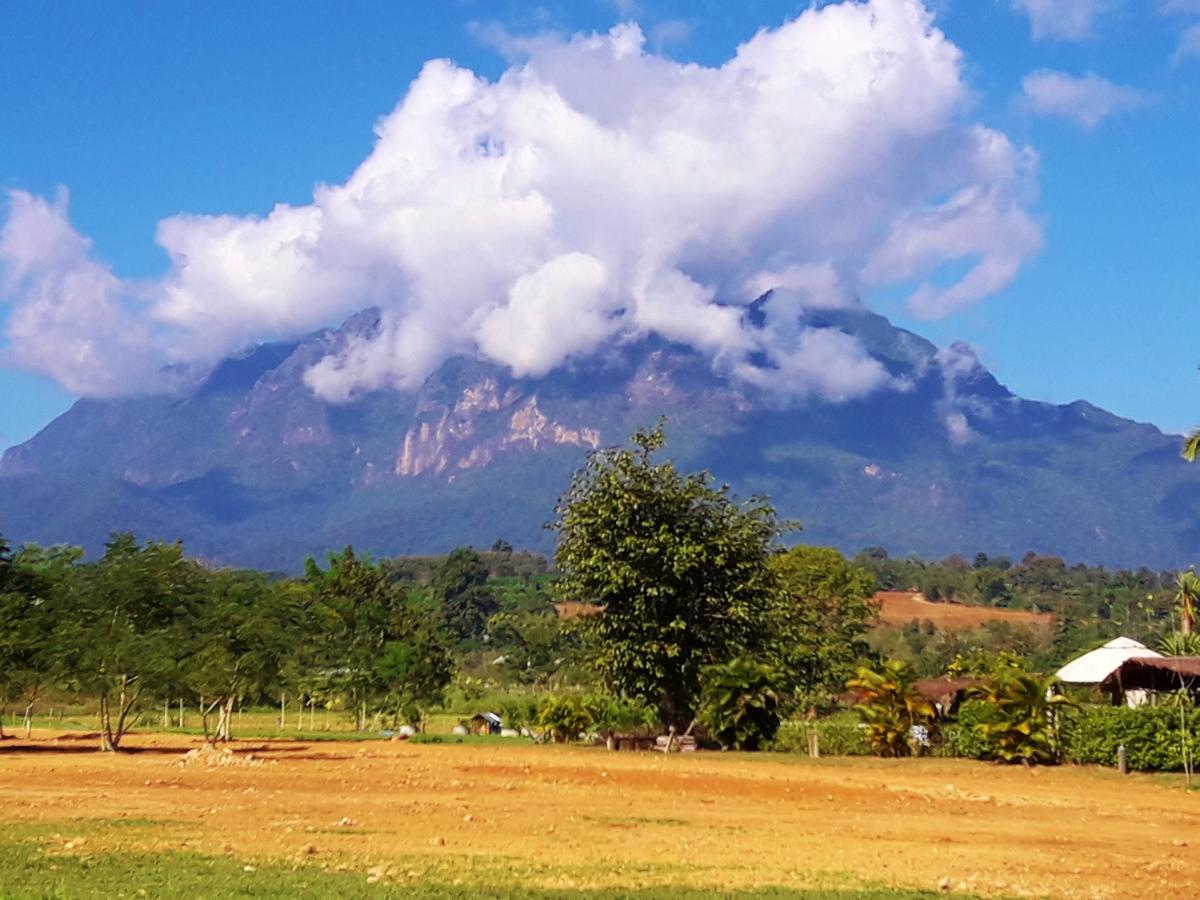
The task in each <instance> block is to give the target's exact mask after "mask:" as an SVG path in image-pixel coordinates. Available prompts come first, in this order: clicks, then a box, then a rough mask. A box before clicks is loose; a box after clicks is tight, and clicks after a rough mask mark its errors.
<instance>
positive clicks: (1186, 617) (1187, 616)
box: [1179, 603, 1196, 634]
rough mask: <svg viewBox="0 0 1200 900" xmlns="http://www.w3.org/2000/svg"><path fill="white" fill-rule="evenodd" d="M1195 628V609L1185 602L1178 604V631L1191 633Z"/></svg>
mask: <svg viewBox="0 0 1200 900" xmlns="http://www.w3.org/2000/svg"><path fill="white" fill-rule="evenodd" d="M1195 630H1196V610H1195V608H1194V607H1192V606H1190V605H1188V604H1187V603H1183V604H1180V606H1179V631H1180V633H1181V634H1191V633H1192V632H1194V631H1195Z"/></svg>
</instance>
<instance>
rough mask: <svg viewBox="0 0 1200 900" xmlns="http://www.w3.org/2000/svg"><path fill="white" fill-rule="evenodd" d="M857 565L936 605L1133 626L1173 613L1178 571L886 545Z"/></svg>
mask: <svg viewBox="0 0 1200 900" xmlns="http://www.w3.org/2000/svg"><path fill="white" fill-rule="evenodd" d="M854 562H855V563H856V564H858V565H860V566H862V567H863V568H865V569H867V570H868V571H870V572H871V573H872V574H873V575H874V576H875V580H876V582H877V583H878V585H879V588H880V590H919V591H921V593H923V594H924V595H925V597H926V598H928V599H929V600H934V601H937V600H951V601H959V602H963V603H978V604H982V605H986V606H995V607H1000V608H1012V609H1030V610H1036V611H1040V612H1054V613H1056V614H1058V615H1060V616H1068V617H1071V616H1073V617H1076V618H1097V619H1101V620H1105V621H1116V622H1119V623H1122V624H1129V625H1144V624H1146V623H1147V622H1154V621H1161V620H1163V619H1165V618H1167V617H1168V616H1169V614H1170V610H1171V603H1172V601H1171V596H1172V591H1173V590H1174V585H1175V579H1176V574H1177V573H1175V572H1155V571H1153V570H1151V569H1147V568H1144V567H1143V568H1139V569H1136V570H1130V569H1117V570H1115V571H1110V570H1108V569H1106V568H1105V567H1103V566H1088V565H1084V564H1083V563H1078V564H1075V565H1067V563H1066V562H1065V561H1064V560H1063V559H1062V558H1061V557H1058V556H1043V555H1039V554H1037V553H1033V552H1030V553H1026V554H1025V555H1024V556H1023V557H1022V558H1021V559H1020V560H1017V561H1013V560H1011V559H1009V558H1008V557H1005V556H988V555H987V554H986V553H979V554H977V555H976V556H975V557H974V558H973V559H971V560H967V559H966V558H965V557H962V556H948V557H946V558H945V559H943V560H940V561H936V562H933V561H928V560H923V559H921V558H919V557H916V556H909V557H904V558H894V557H891V556H889V555H888V553H887V551H886V550H884V549H882V548H880V547H869V548H867V549H866V550H863V551H862V552H861V553H859V554H858V555H857V556H856V557H855V558H854Z"/></svg>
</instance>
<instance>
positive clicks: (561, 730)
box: [537, 694, 592, 744]
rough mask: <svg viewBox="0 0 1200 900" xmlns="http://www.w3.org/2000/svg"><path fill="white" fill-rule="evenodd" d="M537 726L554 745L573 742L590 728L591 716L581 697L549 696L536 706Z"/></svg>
mask: <svg viewBox="0 0 1200 900" xmlns="http://www.w3.org/2000/svg"><path fill="white" fill-rule="evenodd" d="M537 724H538V725H540V726H541V727H542V728H545V729H546V730H547V731H548V732H549V733H550V736H551V738H552V739H553V740H554V743H556V744H565V743H567V742H568V741H574V740H577V739H578V738H579V735H581V734H583V732H585V731H587V730H588V729H589V728H591V727H592V714H591V711H590V710H588V707H587V703H586V702H584V699H583V698H582V697H577V696H574V695H571V694H560V695H554V694H550V695H548V696H546V697H544V698H543V699H542V702H541V703H540V704H539V705H538V714H537Z"/></svg>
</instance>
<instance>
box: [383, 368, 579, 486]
mask: <svg viewBox="0 0 1200 900" xmlns="http://www.w3.org/2000/svg"><path fill="white" fill-rule="evenodd" d="M422 413H423V415H424V419H423V421H421V422H420V423H419V424H416V425H413V426H412V427H411V428H409V429H408V430H407V431H406V432H405V433H404V438H403V440H402V442H401V444H400V449H399V451H398V452H397V454H396V459H395V464H394V465H393V467H392V472H393V474H394V475H396V476H398V477H401V478H416V477H419V476H422V475H443V474H446V473H453V472H454V471H457V470H463V469H472V468H479V467H482V466H486V465H488V463H490V462H491V461H492V460H493V459H495V457H496V456H497V455H498V454H500V453H505V452H509V451H514V450H530V451H537V450H541V449H544V448H546V447H550V446H554V445H562V446H569V447H580V448H590V449H596V448H597V447H599V446H600V432H599V430H598V429H596V428H590V427H588V426H586V425H574V426H572V425H567V424H564V423H562V422H557V421H552V420H551V419H550V417H549V416H547V415H546V414H545V413H544V412H543V411H542V410H541V409H540V408H539V406H538V397H537V394H532V395H530V396H529V397H522V396H521V394H520V392H519V391H517V390H516V389H515V388H509V389H508V390H506V391H505V392H504V393H503V394H501V392H500V389H499V386H498V385H497V384H496V381H495V379H494V378H485V379H483V380H482V381H480V382H478V383H475V384H471V385H468V386H467V387H466V388H464V389H463V391H462V393H461V395H460V396H459V397H458V399H457V400H456V401H455V403H454V404H453V406H450V405H442V406H440V407H428V406H427V407H424V408H423V409H422Z"/></svg>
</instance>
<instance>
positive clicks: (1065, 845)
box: [0, 733, 1200, 897]
mask: <svg viewBox="0 0 1200 900" xmlns="http://www.w3.org/2000/svg"><path fill="white" fill-rule="evenodd" d="M35 738H36V739H35V740H34V741H33V742H32V743H28V744H26V743H23V742H19V741H13V740H10V741H7V742H5V744H4V746H3V749H2V750H0V798H3V799H2V801H0V802H2V803H3V808H4V818H5V820H6V821H9V822H17V823H42V824H50V825H53V827H54V828H56V829H58V831H57V832H56V834H57V837H61V838H63V839H70V838H71V836H72V829H76V830H85V829H86V826H87V825H88V823H89V820H105V821H118V820H119V821H125V822H128V823H130V826H131V827H129V828H121V829H109V830H101V831H98V832H95V833H96V834H98V835H99V836H97V837H92V838H89V839H88V840H89V843H88V844H87V846H88V848H89V852H116V851H119V850H121V849H161V850H178V849H188V850H193V851H197V852H201V853H208V854H232V855H234V856H235V857H237V858H238V859H245V860H246V861H247V863H253V862H254V861H256V860H258V861H266V860H286V861H294V862H296V863H297V864H304V865H317V866H327V867H329V868H341V867H348V868H350V869H351V870H355V871H362V872H363V873H364V877H365V876H366V874H367V873H369V872H373V873H374V876H373V877H375V878H378V877H380V875H379V873H380V872H382V873H384V876H383V877H387V878H395V879H403V878H404V877H405V875H406V874H408V875H409V876H410V877H412V876H413V873H414V872H415V871H419V872H422V873H428V872H429V871H430V870H432V869H434V868H436V869H438V870H439V871H447V872H450V873H453V872H454V871H455V869H456V868H459V869H463V870H464V871H465V870H466V869H469V868H472V867H474V870H475V871H476V873H477V874H478V873H479V872H485V873H486V872H487V871H489V867H490V871H491V873H492V874H491V875H489V876H488V877H499V878H505V879H510V881H509V882H508V883H514V882H516V883H521V882H525V883H529V884H531V885H535V884H536V885H538V886H543V887H551V888H554V887H564V888H568V887H575V886H578V887H584V886H589V887H598V888H601V887H623V888H630V887H634V886H639V885H654V884H681V885H683V884H687V885H695V886H704V887H713V888H716V887H722V888H727V889H735V888H749V887H754V886H765V885H783V886H788V885H793V886H797V887H800V886H854V885H859V884H865V883H871V884H885V885H895V886H898V887H914V888H922V889H938V887H939V885H940V886H941V887H942V889H945V888H946V887H949V888H950V890H952V891H955V890H963V891H972V892H976V893H980V894H1002V895H1020V894H1023V893H1026V894H1035V895H1046V894H1049V895H1053V896H1069V897H1092V896H1096V897H1134V896H1136V897H1149V896H1174V897H1193V896H1200V794H1188V793H1186V792H1184V791H1183V790H1181V789H1179V788H1177V787H1174V786H1173V785H1174V782H1170V783H1166V782H1164V781H1162V780H1158V781H1155V780H1152V779H1150V778H1147V777H1143V776H1128V777H1124V778H1122V777H1120V776H1117V775H1116V774H1115V773H1111V772H1106V771H1099V770H1085V769H1074V768H1061V769H1041V770H1037V769H1035V770H1024V769H1020V768H1005V767H999V766H993V765H988V764H981V763H972V762H967V761H959V760H897V761H883V760H842V759H826V760H821V761H819V762H817V763H813V762H809V761H807V760H799V759H794V758H790V757H782V756H768V755H761V756H754V755H740V754H738V755H735V754H704V753H699V754H688V755H675V756H672V757H670V758H664V757H662V756H661V755H658V754H624V753H621V754H617V753H607V752H605V751H603V750H593V749H583V748H578V749H575V748H559V747H533V746H529V745H526V744H518V743H513V744H511V745H507V744H505V745H412V744H406V743H392V742H369V743H347V742H329V743H303V742H284V741H276V742H261V741H241V742H237V743H236V744H235V745H234V746H235V748H236V751H237V752H236V754H235V756H236V760H235V762H234V764H221V765H218V764H212V763H210V761H208V760H206V759H204V758H198V759H193V760H191V761H190V762H187V763H184V762H183V755H184V753H185V752H186V751H187V750H189V749H190V748H192V747H195V746H196V745H195V742H193V741H191V740H189V739H187V738H184V737H179V736H166V735H161V736H160V735H139V736H134V737H133V738H131V739H130V745H129V746H130V749H131V750H134V751H137V752H131V753H122V754H120V755H112V754H107V755H101V754H99V753H96V752H93V747H94V743H93V742H92V741H90V740H88V741H81V740H71V739H63V738H62V737H61V736H59V737H58V739H55V736H54V735H51V734H50V733H41V734H37V733H35ZM220 760H221V761H222V762H227V760H226V759H225V758H223V757H221V758H220ZM56 839H57V838H56Z"/></svg>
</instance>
